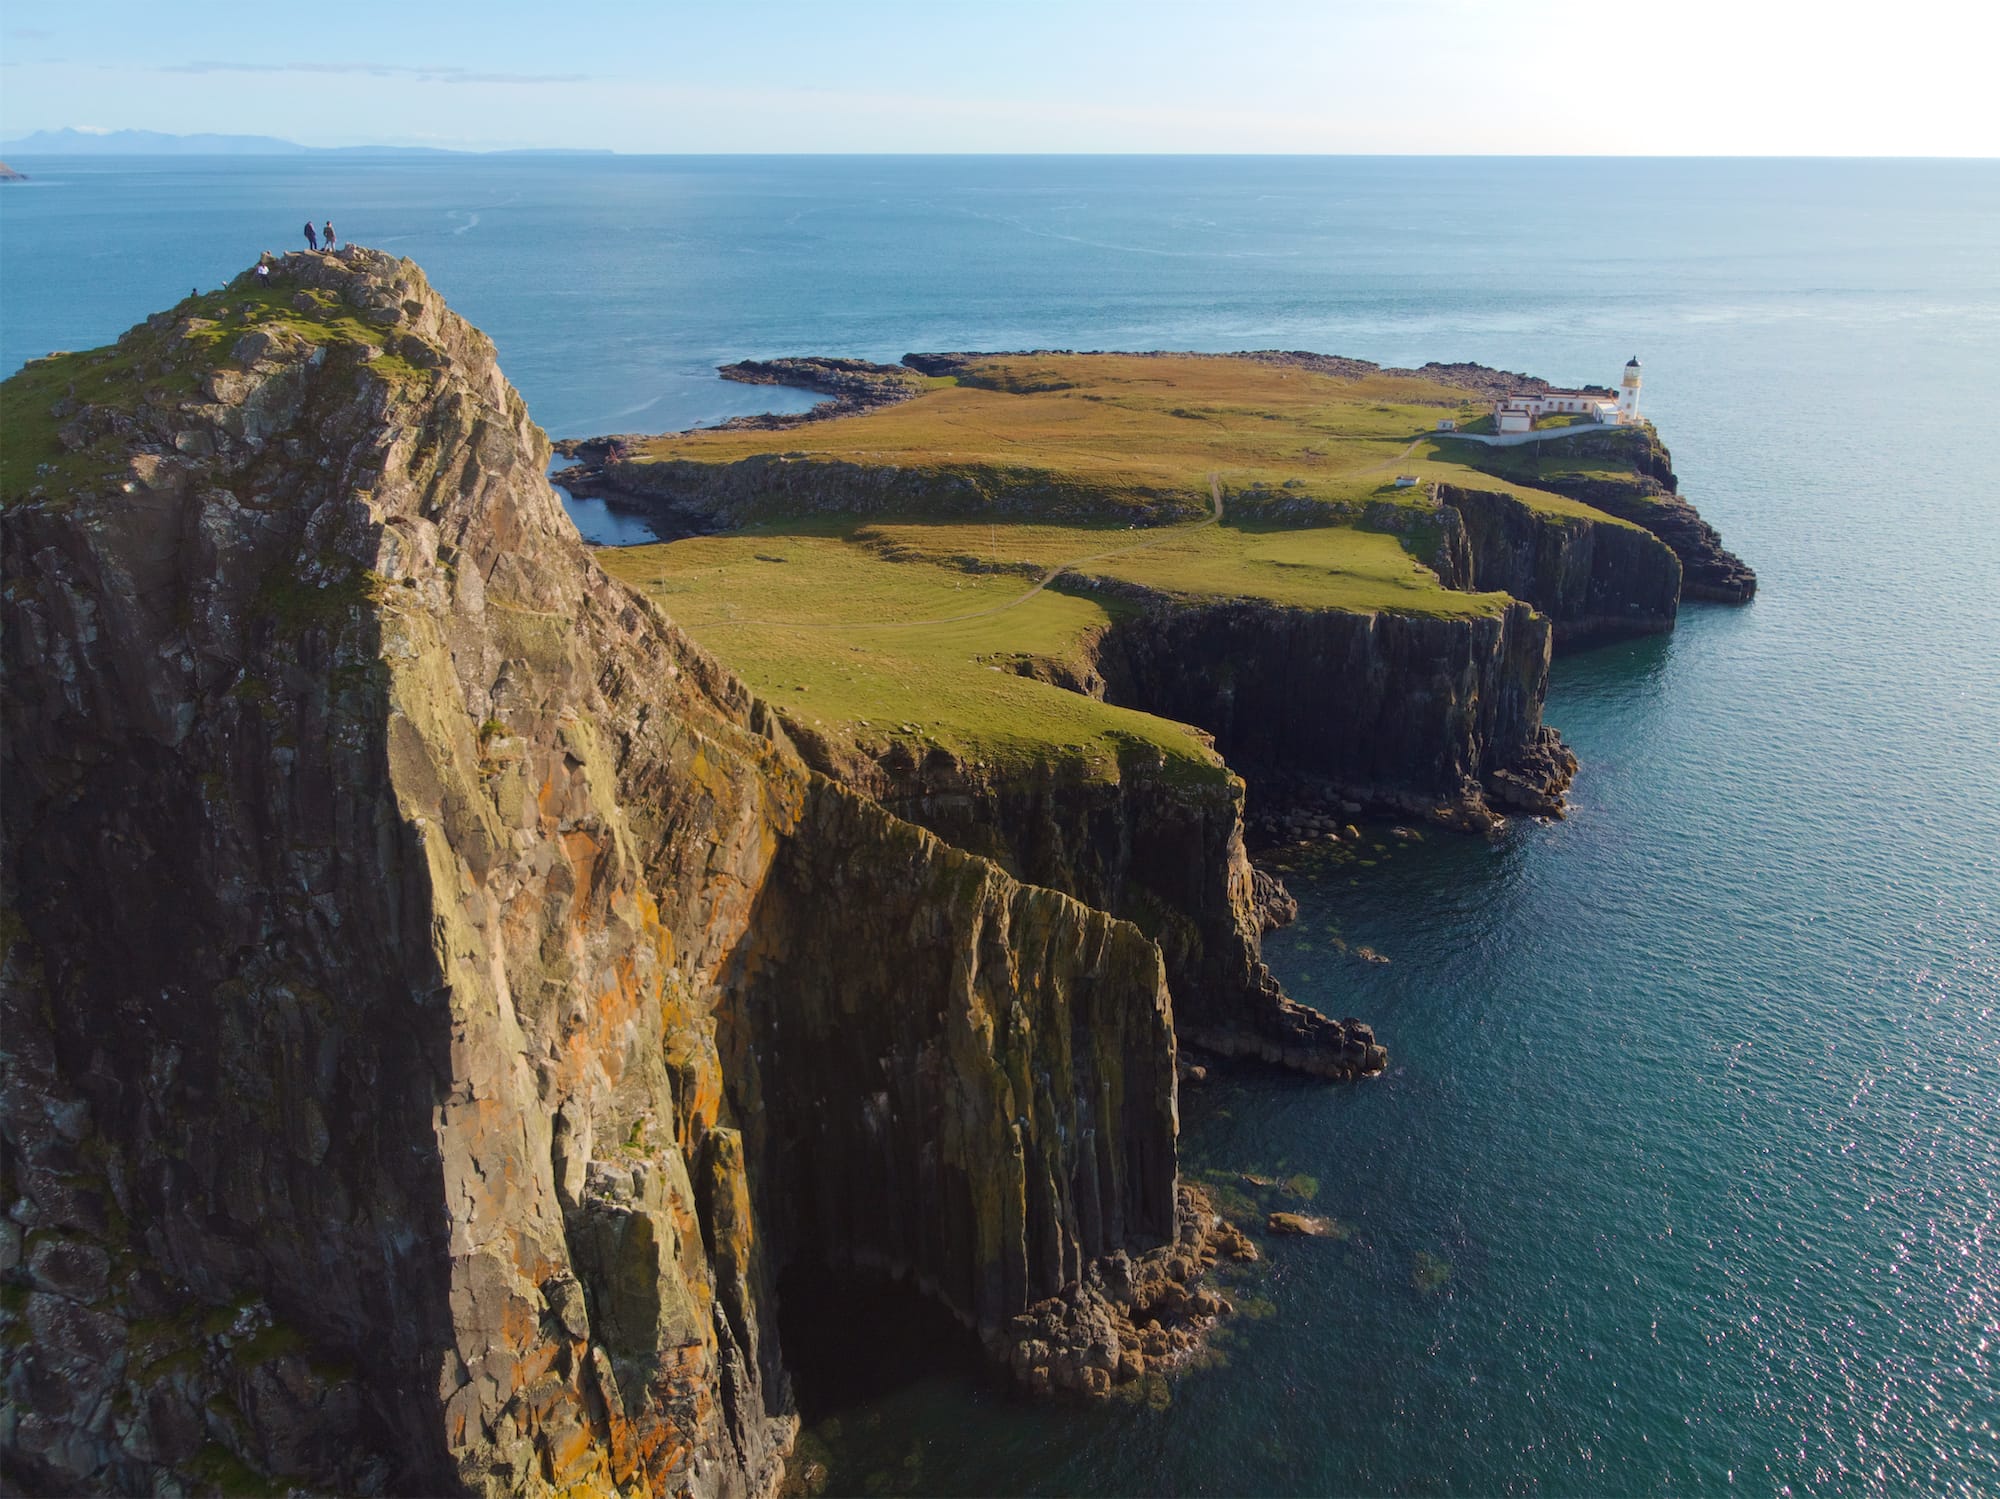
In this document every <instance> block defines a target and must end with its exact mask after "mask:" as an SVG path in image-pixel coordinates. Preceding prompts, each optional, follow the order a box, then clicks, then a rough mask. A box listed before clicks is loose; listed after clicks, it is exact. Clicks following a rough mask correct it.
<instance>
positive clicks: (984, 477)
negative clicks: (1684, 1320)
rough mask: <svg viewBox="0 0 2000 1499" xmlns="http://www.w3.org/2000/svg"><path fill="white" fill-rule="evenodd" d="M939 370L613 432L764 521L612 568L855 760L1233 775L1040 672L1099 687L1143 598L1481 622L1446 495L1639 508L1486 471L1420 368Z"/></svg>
mask: <svg viewBox="0 0 2000 1499" xmlns="http://www.w3.org/2000/svg"><path fill="white" fill-rule="evenodd" d="M950 368H951V371H952V372H951V373H949V374H945V375H927V376H924V377H923V380H922V387H921V389H920V390H919V392H918V393H917V394H915V395H914V396H912V397H910V398H909V399H906V400H903V401H901V402H900V403H898V404H895V405H892V406H888V407H885V408H882V409H877V410H874V411H869V412H866V413H863V414H859V415H849V416H839V417H834V418H831V419H828V420H822V421H814V422H810V423H806V424H803V425H799V426H793V427H790V428H787V429H783V430H777V431H760V430H742V429H736V430H721V431H706V432H688V433H678V434H670V435H668V436H664V437H658V438H653V439H649V440H646V441H643V442H639V443H635V444H629V445H627V446H626V447H625V448H624V450H623V451H622V453H621V454H620V455H619V456H618V457H617V459H616V460H615V461H614V462H613V464H612V465H611V466H610V467H609V468H608V469H607V470H606V473H605V477H606V478H607V479H608V480H609V481H610V482H611V484H612V485H614V486H618V485H621V484H622V485H627V486H629V487H630V488H631V489H632V490H634V491H642V492H653V493H662V492H667V493H672V492H673V491H674V490H676V489H679V488H685V489H686V490H688V491H690V492H696V493H698V492H699V491H701V489H702V488H703V486H704V484H706V483H709V482H711V481H712V482H714V483H715V484H716V485H718V486H721V485H727V486H729V488H730V493H731V494H732V496H733V498H732V501H731V505H730V509H729V518H730V519H731V520H732V521H736V522H740V521H742V520H743V519H744V518H745V517H746V516H747V517H750V518H751V523H750V524H748V525H742V526H739V527H738V528H737V529H732V530H730V531H728V532H727V533H726V534H722V535H711V536H704V537H699V538H695V539H691V540H687V541H680V542H673V543H667V544H663V545H660V546H652V547H638V548H631V549H626V550H620V551H606V552H604V553H603V554H601V558H602V560H603V562H604V563H605V565H606V566H607V567H608V568H609V569H610V570H611V571H612V572H614V573H615V574H617V575H618V576H619V577H621V578H623V579H624V580H625V581H626V582H628V583H631V584H632V585H634V586H635V587H638V588H640V589H642V590H644V591H646V592H648V593H651V594H652V595H653V596H655V597H656V598H658V599H659V600H660V602H661V603H662V604H663V605H664V606H665V607H666V608H667V609H668V611H669V612H670V613H672V615H673V616H674V617H675V618H676V619H678V620H680V621H681V622H682V623H683V624H684V625H685V626H686V627H687V628H688V629H690V630H691V631H693V632H694V633H695V634H696V635H697V637H698V638H700V639H701V640H703V642H704V643H706V644H707V645H709V646H710V647H711V648H712V649H713V650H715V651H716V652H717V654H719V655H720V656H721V657H722V658H723V659H724V660H726V661H727V662H729V664H730V665H731V666H732V667H734V668H735V669H736V670H737V671H739V672H740V673H742V674H743V675H744V677H745V678H746V679H747V680H748V681H749V682H750V683H751V685H752V686H753V687H755V688H756V689H757V690H758V691H759V692H761V693H763V694H765V695H767V696H768V697H770V698H771V700H772V701H773V702H775V703H777V704H779V705H781V707H782V708H783V710H784V711H786V713H787V715H788V716H789V717H790V718H791V719H792V721H793V722H794V723H795V725H798V726H799V727H802V728H804V729H806V730H809V731H810V732H812V733H814V734H817V735H820V736H822V737H825V738H827V739H830V740H832V741H835V742H836V743H838V744H841V745H843V746H846V747H850V748H853V749H855V750H858V751H860V752H862V753H865V754H870V755H879V754H880V753H881V752H883V751H884V750H885V749H886V748H887V747H888V745H889V744H890V743H891V742H894V741H898V740H900V741H902V742H904V743H905V744H907V745H909V747H910V749H911V751H912V752H913V753H914V754H915V755H916V756H917V757H918V758H919V759H921V758H922V757H923V756H924V755H925V754H928V753H931V752H934V751H937V750H942V751H944V752H946V753H948V754H950V755H951V756H952V757H953V758H954V759H957V760H959V761H961V762H964V763H984V764H987V765H990V766H992V767H994V768H996V769H1001V770H1004V769H1007V768H1009V767H1011V766H1014V765H1016V764H1021V763H1028V762H1033V763H1037V764H1041V765H1049V764H1051V763H1053V764H1055V765H1058V766H1061V767H1064V768H1066V769H1067V770H1069V771H1071V772H1074V773H1077V774H1081V775H1083V776H1085V777H1086V778H1097V777H1115V776H1116V775H1118V774H1119V772H1120V767H1121V766H1123V767H1129V766H1130V765H1131V764H1132V761H1133V757H1134V756H1135V755H1136V756H1138V757H1140V759H1141V760H1143V761H1145V762H1147V763H1153V762H1155V761H1157V760H1158V759H1159V758H1160V757H1164V759H1165V761H1166V763H1167V764H1168V765H1169V766H1170V767H1172V768H1173V769H1174V770H1175V771H1176V772H1177V773H1180V774H1184V775H1187V776H1190V777H1196V778H1204V777H1209V776H1216V777H1219V776H1221V775H1224V774H1226V772H1225V771H1224V770H1223V769H1222V767H1221V766H1220V763H1219V761H1218V760H1217V759H1216V757H1215V754H1214V752H1213V750H1211V749H1210V748H1209V747H1208V745H1207V743H1206V740H1205V737H1204V736H1201V735H1199V734H1197V733H1195V732H1194V731H1192V730H1189V729H1188V728H1187V727H1185V726H1184V725H1181V724H1177V723H1171V722H1168V721H1166V720H1162V719H1158V718H1154V717H1152V716H1150V715H1148V714H1144V713H1138V712H1134V711H1131V710H1129V709H1125V708H1119V707H1114V706H1111V705H1108V704H1106V703H1103V702H1101V701H1097V700H1095V699H1093V698H1091V697H1089V696H1085V695H1083V694H1080V693H1078V692H1075V691H1070V690H1065V687H1064V686H1057V685H1052V684H1053V683H1054V682H1063V683H1065V684H1066V685H1067V686H1072V687H1073V686H1075V685H1077V684H1078V683H1079V682H1084V681H1087V679H1088V678H1089V677H1090V674H1091V665H1092V662H1091V654H1092V648H1093V645H1094V642H1095V641H1096V640H1097V639H1098V638H1099V637H1101V635H1102V634H1103V633H1104V632H1105V631H1106V630H1107V629H1109V628H1111V627H1113V626H1115V625H1116V624H1117V623H1118V621H1119V620H1121V619H1122V618H1125V617H1128V616H1129V615H1130V614H1131V613H1132V612H1134V611H1135V610H1138V609H1140V608H1143V607H1145V606H1146V605H1147V603H1148V602H1149V601H1151V602H1159V601H1163V600H1167V601H1173V602H1175V603H1178V604H1182V605H1189V606H1199V605H1202V604H1204V603H1216V602H1233V601H1257V602H1261V603H1264V604H1269V605H1272V606H1276V607H1280V608H1284V609H1295V610H1333V611H1340V612H1346V613H1357V614H1388V615H1400V616H1427V617H1437V618H1467V617H1474V616H1482V617H1491V616H1494V615H1496V614H1497V613H1498V612H1499V611H1500V610H1502V609H1503V608H1504V607H1505V606H1506V604H1507V603H1508V597H1507V595H1505V594H1502V593H1494V592H1473V591H1460V590H1456V589H1452V588H1448V587H1446V586H1444V584H1443V583H1442V582H1441V581H1440V580H1439V577H1438V575H1437V573H1436V572H1435V571H1434V570H1433V567H1434V565H1435V564H1436V563H1437V561H1438V558H1439V554H1440V546H1441V542H1442V539H1443V538H1442V535H1441V533H1442V531H1443V530H1444V529H1445V527H1446V526H1448V525H1449V524H1450V523H1452V522H1453V521H1455V519H1456V517H1455V516H1452V515H1449V514H1441V513H1440V512H1439V510H1438V507H1437V505H1436V503H1435V501H1434V499H1433V497H1432V494H1431V486H1432V485H1433V484H1437V483H1448V484H1454V485H1459V486H1471V487H1478V488H1485V489H1490V490H1497V491H1503V492H1505V493H1507V494H1510V495H1512V496H1514V497H1515V498H1517V499H1519V500H1521V501H1523V502H1524V503H1525V504H1527V505H1528V506H1529V507H1531V508H1532V509H1533V510H1535V511H1537V512H1540V513H1542V514H1544V515H1546V516H1549V517H1551V518H1561V519H1562V520H1565V521H1575V520H1578V519H1587V520H1590V521H1592V522H1595V523H1602V524H1604V525H1608V526H1613V527H1629V524H1630V523H1629V522H1626V521H1623V520H1619V519H1616V518H1614V517H1610V516H1607V515H1604V514H1602V513H1601V512H1599V511H1596V510H1593V509H1591V508H1590V507H1588V506H1586V505H1584V504H1582V503H1580V502H1578V501H1577V500H1575V499H1573V498H1569V497H1566V496H1564V495H1562V494H1559V493H1556V492H1554V491H1553V490H1551V489H1544V488H1540V487H1538V486H1536V485H1535V484H1534V483H1533V482H1532V481H1533V479H1534V477H1535V474H1534V470H1533V467H1532V465H1531V464H1527V463H1522V462H1515V463H1514V464H1512V465H1511V466H1509V467H1508V468H1507V470H1506V471H1505V472H1494V471H1493V470H1492V469H1491V468H1490V467H1480V468H1475V467H1473V466H1472V464H1473V463H1474V462H1475V461H1477V460H1482V459H1484V458H1485V457H1486V456H1487V455H1486V451H1485V450H1484V449H1482V448H1477V447H1476V446H1475V445H1473V444H1469V443H1458V442H1451V441H1449V440H1441V439H1440V438H1439V437H1438V435H1437V430H1436V429H1437V422H1438V420H1439V419H1440V418H1441V417H1452V418H1454V419H1457V420H1460V421H1466V420H1470V419H1471V418H1472V417H1473V416H1474V415H1475V414H1476V413H1477V411H1478V410H1479V409H1480V406H1479V402H1478V399H1477V397H1476V396H1475V395H1474V393H1472V392H1470V391H1468V390H1467V389H1465V388H1463V387H1460V386H1456V385H1452V384H1448V383H1444V382H1442V381H1438V380H1434V379H1430V378H1427V377H1424V376H1422V375H1418V374H1411V373H1407V372H1388V371H1381V370H1365V369H1360V368H1358V367H1357V369H1356V370H1354V371H1349V372H1329V371H1326V370H1324V369H1317V368H1312V367H1310V366H1306V365H1302V364H1288V363H1285V362H1282V361H1263V360H1256V359H1245V358H1235V357H1228V356H1200V355H1131V354H1028V355H995V356H969V357H954V358H953V359H952V360H951V361H950ZM1590 461H1591V463H1592V465H1593V466H1594V467H1595V466H1605V465H1610V466H1615V464H1616V461H1617V460H1616V458H1615V456H1607V455H1605V454H1603V453H1594V454H1593V455H1592V457H1591V460H1590ZM773 465H775V467H773ZM819 475H825V476H828V482H826V483H824V484H816V483H815V482H814V479H815V477H816V476H819ZM874 475H879V476H881V485H880V487H879V488H876V489H874V490H873V491H872V492H871V485H870V477H871V476H874ZM1404 475H1413V476H1415V478H1416V479H1417V481H1418V482H1417V483H1416V484H1415V485H1413V486H1399V485H1398V484H1397V482H1396V481H1397V478H1398V476H1404ZM836 476H837V482H835V481H834V480H835V477H836ZM925 476H932V477H934V478H935V480H936V484H935V485H934V486H927V485H926V484H925V482H924V479H925ZM929 492H934V493H936V495H937V496H938V503H937V504H936V505H935V506H927V505H926V504H925V503H924V499H923V497H924V496H925V494H926V493H929ZM746 493H747V495H748V496H749V498H748V501H747V503H746V502H745V499H744V496H745V494H746ZM858 512H862V513H858ZM1080 517H1081V518H1080ZM1162 522H1164V523H1162Z"/></svg>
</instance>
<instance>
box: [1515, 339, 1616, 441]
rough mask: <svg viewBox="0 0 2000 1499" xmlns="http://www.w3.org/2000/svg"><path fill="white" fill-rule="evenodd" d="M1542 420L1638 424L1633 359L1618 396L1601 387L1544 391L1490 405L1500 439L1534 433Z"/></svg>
mask: <svg viewBox="0 0 2000 1499" xmlns="http://www.w3.org/2000/svg"><path fill="white" fill-rule="evenodd" d="M1545 416H1560V417H1567V418H1569V419H1570V420H1571V421H1580V422H1582V423H1583V424H1585V425H1598V424H1602V425H1603V426H1607V427H1622V426H1629V425H1631V424H1633V423H1635V422H1637V421H1638V420H1639V361H1638V359H1637V357H1636V356H1635V357H1634V358H1633V359H1632V361H1631V362H1630V363H1628V364H1627V365H1626V366H1625V378H1624V380H1623V381H1621V382H1620V384H1619V388H1618V394H1617V396H1616V397H1615V398H1614V397H1613V396H1612V393H1611V392H1610V391H1609V390H1607V389H1604V388H1603V387H1601V386H1585V387H1584V388H1583V389H1581V390H1543V391H1537V392H1535V393H1534V394H1532V395H1512V396H1502V397H1501V398H1500V399H1499V400H1497V401H1495V402H1494V403H1493V427H1494V430H1495V431H1496V432H1498V433H1499V434H1500V435H1501V436H1502V437H1512V436H1516V435H1520V434H1526V433H1529V432H1532V431H1534V430H1535V423H1536V422H1537V421H1538V420H1539V419H1541V418H1542V417H1545Z"/></svg>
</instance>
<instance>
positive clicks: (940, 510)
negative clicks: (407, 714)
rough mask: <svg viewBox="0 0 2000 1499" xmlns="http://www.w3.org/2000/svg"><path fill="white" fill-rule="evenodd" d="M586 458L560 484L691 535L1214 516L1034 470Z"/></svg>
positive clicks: (1187, 499)
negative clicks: (943, 519)
mask: <svg viewBox="0 0 2000 1499" xmlns="http://www.w3.org/2000/svg"><path fill="white" fill-rule="evenodd" d="M567 446H568V447H569V448H570V450H571V451H572V452H573V453H575V454H576V455H577V456H578V457H580V458H583V459H584V460H585V461H584V462H583V464H581V465H580V466H579V467H577V468H573V469H565V470H564V471H563V472H562V473H561V474H560V475H559V476H558V477H559V478H560V479H561V481H562V484H563V487H564V488H566V489H568V490H569V491H570V492H571V493H573V494H584V495H605V496H609V497H610V498H612V499H622V500H626V501H629V502H634V503H638V504H641V505H643V506H644V507H645V508H646V510H647V512H648V513H649V514H651V515H653V516H655V517H657V518H658V519H660V520H662V521H664V522H666V523H667V525H668V526H669V527H679V528H682V529H685V530H687V531H690V532H701V531H719V530H728V529H732V528H734V527H737V526H743V525H748V524H750V523H751V522H753V521H757V520H761V519H764V518H765V517H767V516H787V517H797V516H803V515H815V514H828V515H915V514H922V515H931V516H954V515H959V516H978V517H979V518H981V519H986V518H989V517H995V516H997V517H1002V518H1007V517H1023V518H1027V517H1032V518H1034V519H1037V520H1043V521H1102V520H1118V521H1125V522H1135V523H1137V524H1140V525H1162V524H1167V523H1170V522H1174V521H1185V520H1196V519H1199V518H1200V517H1201V516H1202V515H1204V514H1206V513H1207V511H1208V503H1209V501H1208V495H1207V493H1206V491H1205V490H1204V489H1200V488H1189V489H1187V490H1184V491H1183V490H1160V491H1158V492H1154V493H1150V494H1148V495H1146V496H1143V497H1141V498H1140V499H1139V500H1137V501H1134V500H1133V499H1132V498H1131V497H1130V496H1127V497H1125V498H1123V499H1121V500H1112V499H1109V498H1107V497H1106V496H1105V494H1104V493H1103V492H1102V491H1100V490H1098V489H1094V488H1092V487H1091V486H1090V485H1089V484H1087V483H1081V482H1072V481H1070V480H1068V479H1066V478H1064V477H1063V476H1061V475H1056V474H1050V473H1042V472H1037V471H1034V470H1020V469H1010V470H1000V469H993V468H988V467H981V466H966V467H963V468H953V467H949V466H940V467H928V466H926V467H911V468H904V467H899V466H897V465H894V464H875V463H854V462H851V461H848V460H844V459H832V458H823V457H822V458H808V457H805V456H803V455H800V456H796V457H788V456H786V455H784V454H781V453H780V454H760V455H758V456H756V457H752V458H745V459H742V460H741V461H739V462H736V463H697V462H692V461H690V460H688V459H684V458H627V457H624V456H621V453H620V450H619V446H618V442H617V440H616V439H612V440H609V441H608V442H607V441H606V440H602V439H600V440H593V441H591V442H588V443H575V444H568V445H567Z"/></svg>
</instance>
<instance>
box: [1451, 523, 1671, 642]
mask: <svg viewBox="0 0 2000 1499" xmlns="http://www.w3.org/2000/svg"><path fill="white" fill-rule="evenodd" d="M1437 498H1438V504H1439V507H1440V509H1439V515H1440V518H1441V519H1443V520H1444V521H1445V528H1444V537H1443V545H1442V547H1441V550H1440V561H1439V564H1438V569H1437V571H1438V575H1439V577H1440V579H1441V580H1442V581H1443V582H1444V583H1445V585H1446V586H1447V587H1450V588H1465V589H1472V590H1475V591H1497V592H1501V593H1510V594H1512V595H1513V596H1514V597H1515V598H1517V599H1520V600H1522V601H1523V602H1524V603H1529V604H1533V605H1534V606H1535V607H1536V608H1537V609H1539V610H1541V612H1542V613H1544V614H1546V615H1547V616H1548V617H1549V619H1550V621H1551V623H1552V624H1553V626H1554V639H1555V643H1556V644H1557V645H1568V644H1573V643H1576V642H1579V641H1584V640H1589V639H1593V638H1598V637H1603V636H1615V635H1645V634H1656V633H1660V632H1663V631H1666V630H1671V629H1672V628H1673V627H1674V614H1675V612H1676V610H1677V609H1678V608H1679V605H1680V594H1681V564H1680V560H1679V559H1678V558H1677V557H1675V555H1674V554H1673V552H1672V551H1671V550H1669V549H1668V547H1667V546H1666V545H1665V544H1664V543H1663V542H1661V541H1660V540H1658V539H1657V538H1656V537H1654V536H1653V535H1652V534H1651V533H1649V532H1646V531H1642V530H1639V529H1637V528H1636V527H1633V526H1621V525H1617V524H1615V523H1613V522H1609V521H1603V520H1595V521H1593V520H1589V519H1586V518H1584V517H1582V516H1566V515H1563V516H1559V515H1553V514H1550V513H1547V512H1544V511H1537V510H1534V509H1532V508H1531V507H1530V506H1528V505H1527V504H1526V503H1525V502H1523V501H1521V500H1518V499H1515V498H1514V497H1513V496H1512V495H1509V494H1505V493H1503V492H1501V491H1498V490H1482V489H1465V488H1461V487H1458V486H1456V485H1449V484H1441V485H1439V486H1438V489H1437Z"/></svg>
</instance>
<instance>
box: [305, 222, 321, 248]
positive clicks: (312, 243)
mask: <svg viewBox="0 0 2000 1499" xmlns="http://www.w3.org/2000/svg"><path fill="white" fill-rule="evenodd" d="M306 248H307V249H308V250H317V249H318V248H319V235H318V234H316V233H314V232H313V221H312V220H311V219H307V220H306Z"/></svg>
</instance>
